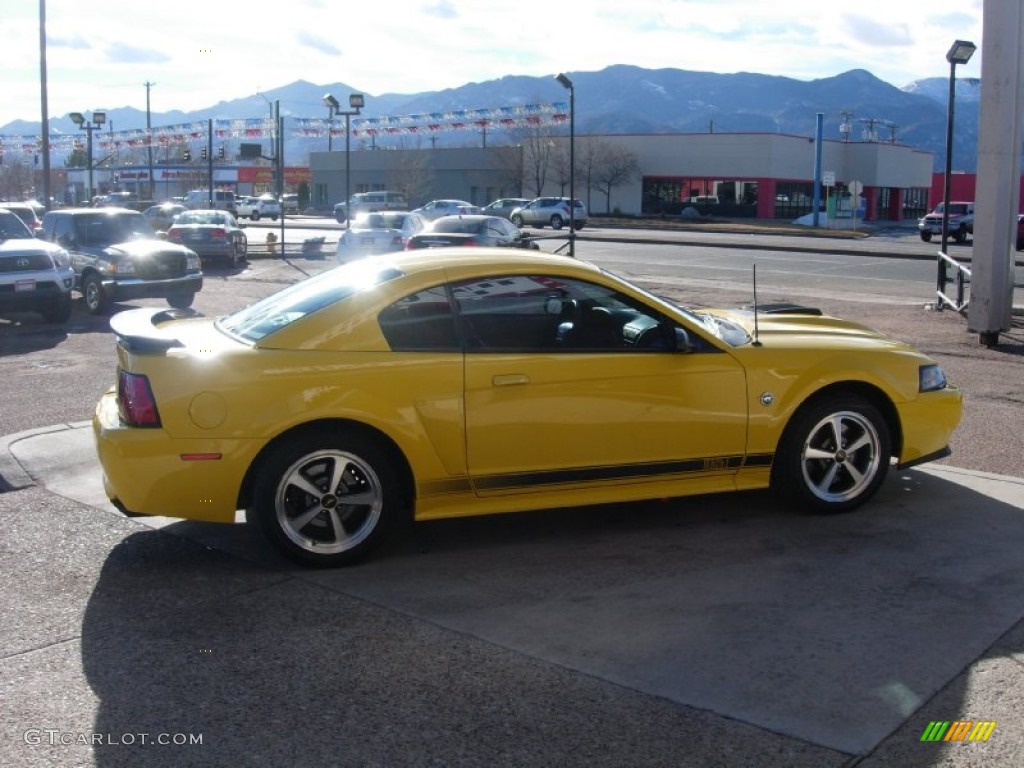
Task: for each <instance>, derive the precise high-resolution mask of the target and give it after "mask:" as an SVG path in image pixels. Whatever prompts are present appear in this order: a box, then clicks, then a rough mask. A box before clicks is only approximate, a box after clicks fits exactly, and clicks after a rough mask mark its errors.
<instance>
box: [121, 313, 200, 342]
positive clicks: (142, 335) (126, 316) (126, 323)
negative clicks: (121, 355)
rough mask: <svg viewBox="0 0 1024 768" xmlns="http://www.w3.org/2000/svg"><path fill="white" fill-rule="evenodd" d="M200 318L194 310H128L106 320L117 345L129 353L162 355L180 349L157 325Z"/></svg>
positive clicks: (174, 340)
mask: <svg viewBox="0 0 1024 768" xmlns="http://www.w3.org/2000/svg"><path fill="white" fill-rule="evenodd" d="M189 317H202V313H200V312H197V311H196V310H194V309H154V308H152V307H146V308H144V309H129V310H127V311H125V312H118V313H117V314H116V315H114V316H113V317H111V318H110V328H111V329H112V330H113V331H114V333H116V334H117V343H118V344H120V345H121V346H122V347H124V348H125V349H127V350H128V351H129V352H150V353H153V352H166V351H167V350H168V349H171V348H172V347H182V346H184V345H183V344H182V343H181V342H180V341H178V339H176V338H175V337H174V336H171V335H170V334H168V333H165V332H164V331H161V330H160V328H159V326H160V324H161V323H166V322H168V321H169V320H182V319H184V318H189Z"/></svg>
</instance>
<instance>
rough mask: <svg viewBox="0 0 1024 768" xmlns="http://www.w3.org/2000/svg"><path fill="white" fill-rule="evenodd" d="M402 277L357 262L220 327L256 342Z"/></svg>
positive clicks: (385, 266) (384, 268) (231, 318)
mask: <svg viewBox="0 0 1024 768" xmlns="http://www.w3.org/2000/svg"><path fill="white" fill-rule="evenodd" d="M403 274H404V273H403V272H402V271H401V270H400V269H398V268H397V267H394V266H391V265H390V264H385V263H382V262H379V261H374V260H367V259H363V260H360V261H354V262H351V263H349V264H344V265H342V266H340V267H336V268H335V269H332V270H330V271H328V272H324V273H322V274H319V275H316V276H315V277H311V278H309V279H307V280H303V281H302V282H300V283H296V284H295V285H292V286H290V287H288V288H285V289H284V290H283V291H279V292H277V293H275V294H273V295H271V296H268V297H267V298H265V299H261V300H260V301H257V302H256V303H255V304H250V305H249V306H248V307H246V308H245V309H242V310H239V311H238V312H235V313H233V314H231V315H226V316H225V317H222V318H220V319H219V320H218V321H217V327H218V328H219V329H220V330H222V331H223V332H224V333H227V334H230V335H231V336H236V337H238V338H241V339H244V340H246V341H251V342H257V341H259V340H260V339H263V338H265V337H267V336H269V335H270V334H272V333H274V332H275V331H279V330H281V329H282V328H284V327H286V326H288V325H291V324H292V323H294V322H296V321H298V320H301V319H302V318H304V317H307V316H308V315H311V314H313V313H314V312H317V311H318V310H321V309H323V308H324V307H327V306H330V305H331V304H335V303H337V302H339V301H342V300H343V299H345V298H347V297H349V296H352V295H353V294H356V293H359V292H360V291H366V290H369V289H371V288H374V287H376V286H378V285H381V284H382V283H386V282H387V281H389V280H394V279H395V278H397V277H401V276H402V275H403Z"/></svg>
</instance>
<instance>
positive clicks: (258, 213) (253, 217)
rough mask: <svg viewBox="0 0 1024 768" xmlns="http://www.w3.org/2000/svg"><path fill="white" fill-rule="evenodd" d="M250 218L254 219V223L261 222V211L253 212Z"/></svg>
mask: <svg viewBox="0 0 1024 768" xmlns="http://www.w3.org/2000/svg"><path fill="white" fill-rule="evenodd" d="M249 218H250V219H252V220H253V221H259V220H260V212H259V211H253V212H252V213H250V214H249Z"/></svg>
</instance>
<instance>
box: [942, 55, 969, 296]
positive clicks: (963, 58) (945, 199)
mask: <svg viewBox="0 0 1024 768" xmlns="http://www.w3.org/2000/svg"><path fill="white" fill-rule="evenodd" d="M976 50H977V46H975V45H974V43H972V42H969V41H967V40H955V41H953V45H952V47H951V48H950V49H949V51H948V52H947V53H946V61H948V62H949V101H948V103H947V105H946V170H945V173H944V174H943V177H942V245H941V252H942V256H945V255H946V248H947V243H948V242H949V204H950V200H949V196H950V192H949V187H950V176H951V175H952V167H953V114H954V107H953V104H954V101H955V99H956V65H957V64H966V63H967V62H968V61H970V60H971V56H973V55H974V52H975V51H976ZM942 256H940V257H939V266H938V276H937V280H936V282H937V286H936V289H937V290H938V292H939V293H945V291H946V283H947V282H949V278H948V277H947V275H946V262H945V260H944V259H943V258H942ZM935 308H936V309H942V301H936V302H935Z"/></svg>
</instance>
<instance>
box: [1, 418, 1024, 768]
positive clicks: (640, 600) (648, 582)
mask: <svg viewBox="0 0 1024 768" xmlns="http://www.w3.org/2000/svg"><path fill="white" fill-rule="evenodd" d="M78 432H79V433H81V432H87V430H78ZM80 439H82V436H81V434H77V435H74V436H70V435H62V436H61V444H62V445H64V446H68V447H71V446H73V445H74V441H75V440H80ZM89 439H90V440H91V438H89ZM36 441H47V442H49V443H53V442H54V441H53V438H52V437H48V436H45V435H44V436H38V437H33V438H31V440H26V441H20V442H17V443H14V444H13V445H12V448H11V449H12V451H13V452H14V453H15V454H16V455H17V456H18V458H19V461H21V462H22V463H23V464H24V465H25V466H26V467H27V468H28V471H29V472H30V473H34V474H35V475H36V476H38V478H39V480H40V481H41V482H44V483H46V484H47V485H50V483H51V482H53V483H54V486H53V487H54V488H61V489H64V491H65V492H67V491H68V489H74V488H78V489H81V488H83V487H86V486H87V485H88V484H89V482H93V483H94V482H96V481H97V479H96V478H94V479H93V480H91V481H90V480H88V479H85V480H83V479H82V478H79V479H77V480H73V481H72V480H70V479H69V478H68V477H67V475H66V473H58V474H59V477H58V478H55V479H53V480H52V481H51V479H50V478H49V477H48V474H49V472H50V471H51V470H50V469H47V470H46V471H45V472H41V473H40V472H39V469H38V466H37V465H36V464H35V459H34V458H33V457H34V456H39V455H47V456H51V457H52V452H53V451H56V450H59V449H58V448H57V447H55V446H53V445H49V446H47V447H43V446H41V445H39V444H33V443H34V442H36ZM47 461H51V458H48V459H47ZM93 461H94V459H93ZM87 465H88V461H86V462H85V463H84V464H82V465H81V467H83V468H84V467H86V466H87ZM91 471H93V472H95V473H98V469H95V468H93V470H91ZM87 474H88V471H87ZM97 477H98V475H97ZM1022 512H1024V483H1022V482H1021V481H1020V480H1018V479H1016V478H1000V477H997V476H985V475H979V474H978V473H968V472H965V471H962V470H954V469H950V468H946V467H932V468H928V469H919V470H913V471H908V472H903V473H896V472H894V473H893V474H892V476H890V479H889V481H888V482H887V484H886V485H885V486H884V488H883V489H882V491H881V492H880V494H879V496H878V497H877V498H876V500H874V501H873V502H872V503H871V504H870V505H869V506H867V507H865V508H864V509H862V510H861V511H859V512H857V513H854V514H851V515H841V516H834V517H807V516H803V515H797V514H793V513H791V512H789V511H788V510H786V509H784V508H781V507H780V506H778V504H777V503H776V502H775V501H774V500H773V498H772V497H771V496H769V495H767V494H761V493H750V494H742V495H733V496H720V497H713V498H696V499H684V500H675V501H670V502H664V503H656V504H638V505H617V506H610V507H600V508H589V509H576V510H565V511H549V512H544V513H535V514H527V515H508V516H503V517H497V518H481V519H468V520H459V521H443V522H438V523H430V524H421V525H419V526H417V527H416V528H415V530H414V531H413V533H412V535H411V536H410V537H408V538H406V539H404V540H401V541H399V542H396V543H395V544H394V545H393V546H391V547H390V548H388V549H386V550H384V551H383V552H381V553H380V554H379V556H378V557H376V558H375V559H373V560H371V561H369V562H367V563H365V564H363V565H361V566H359V567H356V568H350V569H344V570H340V571H330V572H317V571H306V570H302V569H297V568H294V567H291V566H288V565H286V564H284V563H283V562H282V561H281V560H280V558H278V557H277V556H276V555H275V554H273V553H272V552H270V551H269V550H268V549H267V548H266V547H265V545H263V544H262V543H261V542H259V541H258V540H256V539H254V538H253V536H252V532H251V531H248V530H247V529H246V528H245V527H244V526H216V525H204V524H197V523H187V522H173V521H168V520H149V519H146V518H139V520H140V521H145V522H146V523H149V524H151V525H158V526H164V530H165V531H166V532H168V533H177V534H180V535H183V536H186V537H188V538H189V539H191V540H193V541H197V542H201V543H204V544H206V545H207V546H211V547H216V548H217V549H220V550H223V551H227V552H233V553H236V554H239V555H240V556H242V557H245V558H246V559H249V560H250V561H252V562H256V563H262V564H265V565H267V566H268V567H272V568H280V569H282V570H283V571H284V572H285V573H287V574H289V575H290V576H292V577H294V578H297V579H299V580H301V581H303V582H306V583H309V584H314V585H317V586H319V587H321V588H323V589H325V590H327V591H329V592H332V593H335V594H339V595H345V596H352V597H357V598H360V599H361V600H365V601H368V602H371V603H374V604H377V605H379V606H383V607H386V608H388V609H390V610H393V611H395V612H398V613H400V614H402V615H404V616H407V617H413V618H417V619H421V620H423V621H426V622H428V623H430V624H432V625H435V626H438V627H443V628H447V629H450V630H454V631H456V632H457V633H460V634H463V635H468V636H471V637H475V638H478V639H480V640H484V641H486V642H487V643H489V644H493V645H495V646H499V647H502V648H506V649H509V650H511V651H515V652H518V653H521V654H524V655H526V656H529V657H531V658H534V659H536V660H539V661H543V662H545V663H549V664H555V665H557V666H559V667H562V668H564V669H568V670H574V671H577V672H579V673H582V674H584V675H586V676H590V677H594V678H597V679H601V680H604V681H607V682H609V683H612V684H615V685H618V686H622V687H623V688H625V689H628V690H632V691H635V692H638V693H642V694H648V695H652V696H655V697H658V698H662V699H665V700H667V701H672V702H676V703H677V704H679V705H685V706H688V707H694V708H698V709H700V710H705V711H707V712H711V713H717V714H720V715H725V716H727V717H729V718H731V719H734V720H737V721H740V722H743V723H747V724H749V725H752V726H756V727H758V728H761V729H764V730H765V731H767V732H772V733H777V734H782V735H786V736H790V737H793V738H795V739H797V740H800V741H802V742H807V743H811V744H816V745H819V746H821V747H823V748H825V749H827V750H834V751H838V752H843V753H847V754H859V755H864V754H868V753H869V752H870V751H871V750H872V749H873V748H874V747H876V746H877V745H878V744H880V743H881V742H883V740H885V739H886V737H888V736H889V735H890V734H892V733H894V732H896V731H897V730H898V729H899V728H900V727H901V726H902V725H903V724H904V723H905V722H907V720H908V718H910V717H912V716H913V715H914V713H916V712H918V711H919V710H920V709H921V707H922V706H924V705H925V704H926V703H927V702H928V701H929V700H930V699H931V697H933V696H935V695H937V694H938V693H939V692H940V691H943V690H944V689H945V687H946V686H947V685H948V684H949V681H951V680H954V679H955V678H956V677H957V676H958V675H959V674H960V673H961V672H962V671H963V670H964V669H965V668H967V667H968V666H969V665H970V664H971V662H972V661H973V660H974V659H976V658H978V657H979V656H980V655H982V654H984V653H985V652H986V650H987V649H988V648H989V647H990V646H992V644H993V643H995V642H996V641H997V640H998V639H999V638H1000V637H1001V636H1003V635H1004V633H1006V632H1007V631H1008V630H1009V629H1011V628H1012V627H1014V625H1015V624H1016V623H1017V621H1018V620H1019V618H1020V617H1021V616H1022V615H1024V571H1022V570H1021V569H1020V568H1019V562H1020V557H1019V553H1020V551H1021V545H1022V543H1024V514H1022ZM949 717H953V715H950V716H949ZM919 735H920V734H918V736H919Z"/></svg>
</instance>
